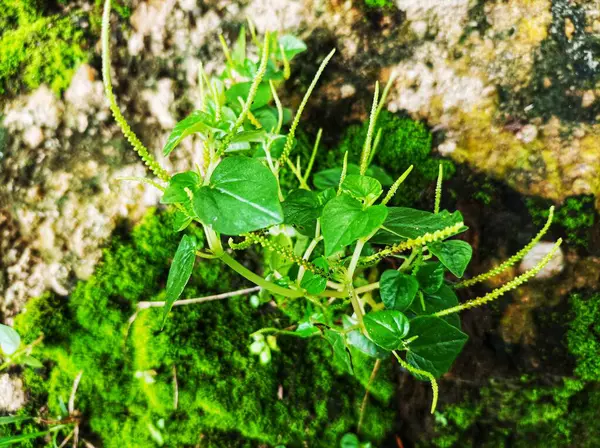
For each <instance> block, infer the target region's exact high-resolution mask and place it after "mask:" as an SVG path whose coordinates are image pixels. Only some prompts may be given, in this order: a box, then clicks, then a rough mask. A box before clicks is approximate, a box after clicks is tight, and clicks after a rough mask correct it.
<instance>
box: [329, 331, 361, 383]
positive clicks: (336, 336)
mask: <svg viewBox="0 0 600 448" xmlns="http://www.w3.org/2000/svg"><path fill="white" fill-rule="evenodd" d="M323 337H324V338H325V339H327V341H328V342H329V343H330V344H331V347H332V348H333V359H334V361H335V362H336V363H337V364H338V365H339V366H340V367H341V368H342V369H343V370H344V371H346V372H348V373H349V374H350V375H353V374H354V372H353V370H352V358H350V353H349V352H348V349H347V348H346V342H345V341H344V336H342V335H341V334H340V333H338V332H337V331H333V330H325V331H324V332H323Z"/></svg>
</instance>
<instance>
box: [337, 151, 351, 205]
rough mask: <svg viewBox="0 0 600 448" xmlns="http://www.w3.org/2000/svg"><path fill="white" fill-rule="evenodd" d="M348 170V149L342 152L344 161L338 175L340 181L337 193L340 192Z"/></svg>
mask: <svg viewBox="0 0 600 448" xmlns="http://www.w3.org/2000/svg"><path fill="white" fill-rule="evenodd" d="M347 172H348V151H346V152H345V153H344V163H343V164H342V174H341V175H340V183H339V185H338V191H337V195H338V196H339V195H340V194H341V193H342V184H343V183H344V180H345V179H346V173H347Z"/></svg>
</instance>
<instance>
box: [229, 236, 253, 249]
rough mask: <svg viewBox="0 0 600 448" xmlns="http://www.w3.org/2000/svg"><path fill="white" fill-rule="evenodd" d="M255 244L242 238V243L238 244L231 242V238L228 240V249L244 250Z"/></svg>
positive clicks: (248, 239)
mask: <svg viewBox="0 0 600 448" xmlns="http://www.w3.org/2000/svg"><path fill="white" fill-rule="evenodd" d="M255 243H256V242H255V241H253V240H251V239H250V238H248V237H246V238H244V240H243V241H240V242H239V243H236V242H234V241H233V238H229V242H228V244H229V247H231V248H232V249H233V250H245V249H248V248H249V247H250V246H252V245H253V244H255Z"/></svg>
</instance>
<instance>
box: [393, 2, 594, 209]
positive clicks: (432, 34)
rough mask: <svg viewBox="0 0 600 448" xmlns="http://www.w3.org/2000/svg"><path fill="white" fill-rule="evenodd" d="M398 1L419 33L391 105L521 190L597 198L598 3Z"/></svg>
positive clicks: (445, 150) (399, 69) (454, 152)
mask: <svg viewBox="0 0 600 448" xmlns="http://www.w3.org/2000/svg"><path fill="white" fill-rule="evenodd" d="M396 4H397V6H398V8H400V9H401V10H403V11H405V13H406V18H407V21H408V29H409V31H408V32H413V36H414V37H413V38H412V39H410V44H411V45H412V46H413V53H412V55H411V56H410V57H409V58H407V59H405V60H403V61H401V62H400V63H399V64H397V65H395V66H394V67H393V70H394V71H395V72H396V74H397V75H398V79H397V81H396V82H395V89H394V91H393V92H392V95H391V102H390V105H389V108H390V110H392V111H408V112H409V113H410V114H411V115H412V116H413V117H415V118H419V119H424V120H426V121H427V122H428V123H429V124H430V126H432V127H433V128H434V129H437V130H441V131H443V133H444V135H445V139H446V141H445V143H444V144H442V145H441V146H440V148H439V151H440V153H441V154H443V155H448V156H450V157H452V158H453V159H455V160H456V161H459V162H466V163H468V164H470V165H471V166H472V167H473V168H475V169H476V170H479V171H483V172H485V173H488V174H492V175H493V176H495V177H497V178H498V179H501V180H502V181H505V182H507V183H508V184H509V185H510V186H512V187H513V188H515V189H517V190H518V191H520V192H522V193H524V194H528V195H538V196H542V197H545V198H548V199H552V200H554V201H557V202H560V201H562V200H564V199H565V198H566V197H568V196H573V195H580V194H595V195H596V196H599V194H600V183H598V181H597V174H596V173H598V171H599V170H600V143H599V142H600V139H599V137H600V125H597V124H595V121H596V120H595V119H596V114H597V113H598V112H597V110H596V109H597V108H598V102H597V101H596V94H597V86H598V85H599V84H598V81H599V79H600V78H599V74H600V72H599V69H598V62H597V61H598V57H599V56H600V55H599V54H598V53H597V52H598V49H597V46H595V44H592V42H595V39H597V37H598V34H597V33H598V29H599V28H600V22H599V18H598V14H597V10H596V9H595V8H597V5H596V7H595V6H594V2H592V1H582V2H576V3H575V2H568V1H566V0H554V1H553V2H550V1H549V0H534V1H523V0H509V1H491V2H485V3H482V2H469V1H461V0H445V1H440V2H421V1H413V0H397V2H396ZM425 25H426V29H425V28H424V27H425ZM416 28H418V29H419V31H418V32H416V31H415V29H416ZM568 67H571V68H568ZM584 85H585V86H588V87H591V88H587V89H584V88H582V87H583V86H584ZM599 204H600V203H599Z"/></svg>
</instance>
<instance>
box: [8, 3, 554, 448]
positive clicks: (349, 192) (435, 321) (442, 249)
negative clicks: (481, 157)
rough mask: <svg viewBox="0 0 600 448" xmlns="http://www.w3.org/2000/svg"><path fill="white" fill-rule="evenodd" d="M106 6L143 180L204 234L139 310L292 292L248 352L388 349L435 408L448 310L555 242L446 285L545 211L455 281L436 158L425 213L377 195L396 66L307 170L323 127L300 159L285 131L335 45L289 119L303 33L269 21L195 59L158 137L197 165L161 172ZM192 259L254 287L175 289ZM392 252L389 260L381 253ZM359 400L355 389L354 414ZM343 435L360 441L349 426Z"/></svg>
mask: <svg viewBox="0 0 600 448" xmlns="http://www.w3.org/2000/svg"><path fill="white" fill-rule="evenodd" d="M109 17H110V0H106V5H105V11H104V16H103V27H102V46H103V51H102V54H103V76H104V85H105V90H106V95H107V97H108V100H109V103H110V106H111V110H112V111H113V114H114V116H115V119H116V121H117V123H118V124H119V126H120V127H121V129H122V130H123V133H124V135H125V136H126V137H127V139H128V140H129V141H130V142H131V144H132V146H133V148H134V150H135V151H136V152H137V153H138V154H139V155H140V157H141V158H142V160H143V161H144V162H145V163H146V165H147V166H148V168H149V171H150V173H151V174H152V175H153V176H154V178H155V179H144V180H141V181H142V182H145V183H147V184H148V185H150V186H153V187H156V188H158V189H159V190H160V191H161V192H162V200H161V202H162V203H163V204H168V205H170V206H172V207H175V208H176V210H177V213H178V216H179V217H180V219H178V220H177V224H176V230H177V231H181V230H183V229H184V228H186V227H187V226H198V227H199V228H201V229H202V230H203V231H204V234H205V241H206V243H205V244H204V245H201V244H200V243H199V242H198V241H197V240H196V239H195V238H194V237H191V236H189V235H187V234H184V235H183V236H182V238H181V242H180V244H179V247H178V248H177V251H176V253H175V254H174V257H173V262H172V264H171V268H170V271H169V275H168V278H167V284H166V298H165V301H164V302H144V306H138V311H142V310H146V309H151V308H154V307H162V308H163V316H162V319H163V323H164V320H165V319H168V317H169V313H170V311H171V308H172V307H174V306H180V305H189V304H192V303H201V302H205V301H208V300H218V299H225V298H227V297H233V296H236V295H238V296H239V295H240V294H242V293H243V294H251V293H256V295H253V296H251V298H250V302H251V303H252V305H253V306H255V307H258V306H261V304H265V303H267V302H268V303H269V304H270V305H269V306H276V304H277V306H287V305H288V304H291V303H293V302H296V301H300V300H304V301H306V302H307V309H309V310H310V312H308V313H307V315H306V316H304V317H303V318H302V319H300V320H299V321H298V322H292V323H291V325H290V326H288V327H286V328H263V329H260V330H258V331H257V332H255V333H253V334H252V335H251V343H250V344H249V352H250V354H252V355H254V356H257V357H258V358H259V361H260V363H261V364H268V363H269V362H270V361H271V359H272V356H274V355H273V353H274V352H276V351H277V350H278V346H277V339H276V338H278V337H299V338H321V339H323V340H324V341H326V343H328V344H329V345H330V347H331V353H332V359H333V362H334V363H335V364H336V365H337V367H338V368H339V369H340V370H341V371H343V372H346V373H347V374H350V375H352V374H354V372H355V370H356V369H355V368H356V364H355V363H358V362H364V361H361V359H362V358H360V359H359V358H353V357H352V355H351V351H350V350H349V349H350V348H353V349H356V350H358V351H360V352H362V353H364V354H365V355H367V356H368V357H371V358H374V359H375V360H376V361H375V369H374V370H373V374H372V377H374V376H375V375H376V373H377V368H378V366H379V365H380V364H381V363H383V362H389V361H390V360H391V359H395V361H396V362H397V363H398V364H399V365H400V366H401V367H402V368H403V369H404V370H405V371H406V372H407V373H408V374H410V375H412V376H414V377H415V378H416V379H417V380H421V381H426V382H429V383H430V384H431V388H432V403H431V412H432V413H433V412H434V411H435V408H436V404H437V401H438V380H439V379H440V378H442V377H443V376H444V374H446V373H447V372H448V371H449V370H450V368H451V366H452V364H453V362H454V361H455V359H456V358H457V357H458V356H459V354H460V352H461V351H462V349H463V347H464V345H465V343H466V341H467V338H468V337H467V335H466V334H465V333H464V332H463V331H462V330H461V322H460V317H459V315H458V313H459V312H460V311H463V310H466V309H469V308H473V307H477V306H481V305H484V304H487V303H489V302H491V301H493V300H497V299H498V298H499V297H501V296H502V295H503V294H505V293H506V292H508V291H510V290H512V289H514V288H517V287H518V286H520V285H522V284H523V283H525V282H526V281H528V280H530V279H531V278H532V277H534V276H535V274H536V273H538V272H539V271H540V270H541V269H542V268H543V267H544V266H545V265H546V264H547V263H548V262H549V261H550V259H551V257H552V255H553V253H554V252H555V251H556V250H558V248H559V246H560V244H561V241H560V240H558V241H557V242H556V245H555V247H554V251H553V252H552V253H550V254H548V256H546V257H545V258H544V259H543V260H541V261H540V262H539V263H538V265H537V266H535V267H534V268H533V269H531V270H529V271H527V272H525V273H524V274H522V275H520V276H518V277H516V278H515V279H513V280H512V281H509V282H508V283H506V284H505V285H503V286H500V287H499V288H497V289H496V290H494V291H492V292H489V293H488V294H485V295H483V296H482V297H479V298H476V299H474V300H471V301H468V302H465V303H462V304H461V303H460V301H459V299H458V296H457V295H456V292H455V291H456V290H458V289H460V288H463V287H466V286H470V285H472V284H475V283H478V282H481V281H483V280H485V279H487V278H489V277H491V276H494V275H497V274H499V273H501V272H502V271H504V270H505V269H507V268H508V267H510V266H511V265H513V264H514V263H516V262H517V261H518V260H520V259H521V258H523V256H524V255H525V254H526V253H527V252H529V250H531V248H532V247H533V246H534V245H535V244H536V243H537V242H538V241H540V239H541V238H542V237H543V235H544V234H545V233H546V231H547V230H548V228H549V226H550V224H551V222H552V216H553V209H550V216H549V218H548V222H547V223H546V225H545V226H544V228H543V229H542V230H541V231H540V233H538V235H536V236H535V238H533V240H532V241H531V243H529V244H528V245H527V246H526V247H525V248H524V249H523V250H521V251H519V252H518V253H517V254H516V255H514V256H513V257H511V258H510V259H509V260H507V262H505V263H503V264H502V265H500V266H499V267H498V268H495V269H493V270H492V271H490V272H489V273H486V274H481V275H478V276H475V277H473V278H471V279H467V280H461V278H463V277H464V276H465V273H466V272H467V268H468V265H469V262H470V260H471V256H472V249H471V246H470V245H469V244H468V243H467V242H466V241H463V240H461V239H457V238H455V237H456V236H458V235H460V234H462V233H463V232H465V231H466V230H467V227H466V226H465V225H464V219H463V216H462V215H461V213H460V212H459V211H454V212H450V211H448V210H444V209H442V208H441V194H442V184H443V170H442V165H440V169H439V176H438V181H437V183H436V188H435V203H434V207H433V211H426V210H418V209H413V208H407V207H391V206H389V203H390V201H391V199H392V198H393V197H394V195H395V194H396V193H397V192H398V191H399V189H400V188H401V186H402V183H403V182H404V180H405V179H406V178H407V176H408V175H409V174H410V172H411V170H412V166H411V167H410V168H409V169H408V170H406V171H405V172H404V173H403V174H402V175H401V176H400V177H399V178H398V179H397V180H396V181H395V182H393V180H392V179H391V178H390V177H389V175H388V174H387V173H385V170H383V169H382V168H381V167H378V166H376V165H374V164H373V161H374V160H375V159H374V157H373V154H374V152H375V150H376V147H377V142H378V141H380V140H381V139H385V138H386V136H385V134H383V131H382V129H379V128H378V126H377V118H378V116H379V113H380V111H381V110H382V107H383V105H384V103H385V101H386V98H387V95H388V93H389V90H390V88H391V85H392V84H393V80H394V77H393V76H392V77H391V78H390V80H389V81H388V83H387V84H386V86H385V88H384V89H383V93H382V94H381V96H380V94H379V85H378V84H376V85H375V89H374V97H373V103H372V106H371V113H370V118H369V129H368V133H367V137H366V140H365V141H364V144H363V145H362V148H360V149H362V152H361V156H360V159H359V160H353V161H352V160H349V154H348V152H346V153H345V154H344V160H343V164H342V166H341V167H337V168H334V169H329V170H324V171H320V172H317V173H313V167H314V165H315V160H316V157H317V155H318V153H319V151H320V150H321V148H320V141H321V137H322V130H319V132H318V134H317V136H316V139H315V142H314V146H313V148H312V152H311V154H310V157H309V158H307V159H306V160H303V159H301V158H300V156H298V155H297V154H294V149H295V147H296V143H297V142H296V137H295V135H296V131H297V130H298V127H299V125H300V118H301V115H302V112H303V110H304V108H305V107H306V105H307V103H308V99H309V96H310V94H311V92H312V91H313V90H314V89H315V87H316V85H317V83H318V80H319V78H320V76H321V74H322V73H323V71H324V69H325V67H326V65H327V63H328V62H329V61H330V60H331V58H332V57H333V55H334V52H335V51H334V50H332V51H331V52H329V53H328V54H327V55H325V56H324V57H323V59H322V62H321V64H320V66H319V68H318V70H317V71H316V73H315V76H314V79H313V80H312V82H311V83H310V85H309V87H308V89H307V92H306V94H305V96H304V98H303V99H302V102H301V103H300V106H299V107H298V110H297V112H296V113H295V114H294V115H293V118H292V113H291V111H290V110H289V109H287V108H284V107H283V106H282V104H281V101H280V96H279V94H278V90H280V89H281V88H282V87H283V81H284V80H285V79H286V78H287V77H288V76H289V64H290V63H292V62H293V58H294V57H295V56H296V55H297V54H299V53H301V52H303V51H306V45H305V44H304V43H303V42H302V41H301V40H299V39H297V38H295V37H293V36H289V35H284V36H279V35H278V34H277V33H267V35H266V36H265V37H264V39H263V41H262V42H260V41H259V39H258V36H257V35H256V31H255V30H254V27H253V26H252V24H251V23H249V30H250V36H251V38H252V39H251V44H252V45H255V46H256V47H257V48H256V49H255V50H254V51H248V50H247V45H249V44H250V43H247V42H246V33H245V31H244V30H242V31H241V33H240V36H239V37H238V39H237V41H236V42H235V43H234V44H233V45H228V44H227V42H226V40H225V38H224V37H223V36H220V39H221V42H222V44H223V50H224V57H225V60H226V64H225V69H224V71H223V73H222V74H221V75H220V76H217V77H213V78H210V79H209V78H208V77H207V76H206V74H205V73H204V72H203V70H201V72H202V73H201V74H200V76H199V78H200V79H199V89H200V94H201V96H202V107H201V109H200V110H196V111H193V112H192V113H191V114H190V115H189V116H188V117H186V118H184V119H183V120H182V121H180V122H179V123H177V124H176V126H175V128H174V129H173V131H172V133H171V135H170V136H169V137H168V139H167V143H166V145H165V147H164V148H163V154H164V155H165V156H169V155H170V154H171V153H172V152H173V151H176V150H177V147H178V145H179V143H180V142H181V141H182V140H183V139H184V138H191V137H194V138H196V139H197V140H199V141H200V142H201V147H202V151H203V153H202V157H201V160H202V162H201V163H200V166H194V165H193V163H192V162H190V164H189V169H188V171H184V172H178V173H169V172H167V171H166V170H165V169H164V168H163V167H162V166H161V165H160V164H159V163H158V162H157V161H156V160H155V159H154V158H153V157H152V155H151V154H150V152H149V151H148V150H147V149H146V148H145V147H144V146H143V145H142V143H141V142H140V140H139V139H138V138H137V136H135V134H134V133H133V131H132V130H131V128H130V127H129V125H127V123H126V122H125V119H124V118H123V116H122V114H121V112H120V110H119V108H118V105H117V102H116V99H115V97H114V94H113V91H112V84H111V79H110V65H109V64H110V61H109V56H110V51H109V48H108V44H109V36H108V30H109ZM252 54H256V57H253V56H250V55H252ZM286 170H291V172H292V173H293V175H294V176H295V178H296V180H297V185H295V186H293V187H285V186H284V184H282V182H281V175H282V173H284V172H285V171H286ZM388 179H389V180H388ZM136 180H139V179H136ZM388 186H389V188H388V189H387V190H385V191H384V187H388ZM226 241H228V244H226V243H225V242H226ZM252 246H259V247H261V248H262V249H263V250H264V253H265V263H264V266H262V267H259V268H258V269H257V271H258V272H255V271H254V270H252V269H250V268H249V267H248V266H246V265H244V264H242V263H241V262H240V261H238V260H237V259H236V258H235V253H236V251H242V250H247V249H249V248H250V247H252ZM199 258H212V259H217V260H220V261H222V262H223V263H224V264H225V265H227V266H228V267H229V268H231V269H232V270H233V271H235V272H236V273H237V274H238V275H239V276H240V277H242V278H243V279H245V280H246V282H249V283H251V284H252V285H253V287H252V288H247V289H245V290H239V291H235V292H231V293H225V294H221V295H215V296H209V297H205V298H198V299H184V300H180V296H181V295H182V294H183V293H184V292H185V287H186V285H187V283H188V280H189V279H190V277H191V275H192V273H193V271H194V268H195V265H196V263H197V262H198V259H199ZM392 259H393V260H394V261H395V263H393V264H392V263H389V262H385V263H384V260H388V261H389V260H392ZM390 266H396V267H395V268H390ZM386 267H387V268H386ZM374 268H377V269H374ZM374 272H375V273H376V274H375V275H373V273H374ZM367 274H369V275H367ZM257 290H260V291H257ZM272 299H275V300H272ZM157 318H159V316H157ZM7 341H8V342H7V343H8V344H10V341H9V340H7ZM13 345H14V343H13ZM11 347H12V346H11ZM13 348H14V347H13ZM157 378H158V377H157ZM367 393H368V391H367ZM365 406H366V400H365V401H364V404H363V406H362V407H361V410H360V413H361V415H362V414H363V412H364V410H365V409H364V408H365ZM360 421H362V417H361V420H360ZM357 429H358V430H359V429H360V424H359V428H357ZM344 443H345V445H344ZM342 446H344V447H351V446H352V447H354V446H362V447H366V446H368V445H365V444H360V442H359V439H358V438H357V437H356V436H354V435H347V436H345V437H344V439H343V445H342Z"/></svg>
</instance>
